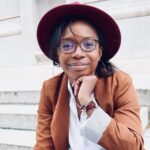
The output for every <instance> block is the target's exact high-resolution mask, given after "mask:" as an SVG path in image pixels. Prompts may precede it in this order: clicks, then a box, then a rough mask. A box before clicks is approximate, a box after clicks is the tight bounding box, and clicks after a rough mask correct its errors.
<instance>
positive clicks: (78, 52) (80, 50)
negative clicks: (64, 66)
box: [72, 45, 85, 58]
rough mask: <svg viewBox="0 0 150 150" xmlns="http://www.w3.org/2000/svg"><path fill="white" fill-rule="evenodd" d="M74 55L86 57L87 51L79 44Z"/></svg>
mask: <svg viewBox="0 0 150 150" xmlns="http://www.w3.org/2000/svg"><path fill="white" fill-rule="evenodd" d="M72 55H73V57H77V58H80V57H84V56H85V52H84V51H83V50H82V49H81V47H80V46H79V45H77V47H76V49H75V51H74V52H73V53H72Z"/></svg>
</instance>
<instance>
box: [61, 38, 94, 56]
mask: <svg viewBox="0 0 150 150" xmlns="http://www.w3.org/2000/svg"><path fill="white" fill-rule="evenodd" d="M96 42H97V40H95V39H87V38H86V39H83V40H82V41H81V42H80V43H79V45H80V48H81V49H82V50H83V51H85V52H90V51H93V50H95V47H96ZM77 44H78V43H77V42H76V41H74V40H71V39H68V40H62V41H61V42H60V45H59V48H60V50H61V51H63V52H64V53H72V52H74V51H75V49H76V47H77Z"/></svg>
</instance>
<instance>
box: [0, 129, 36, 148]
mask: <svg viewBox="0 0 150 150" xmlns="http://www.w3.org/2000/svg"><path fill="white" fill-rule="evenodd" d="M34 144H35V131H25V130H10V129H0V150H33V146H34Z"/></svg>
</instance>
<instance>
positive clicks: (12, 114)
mask: <svg viewBox="0 0 150 150" xmlns="http://www.w3.org/2000/svg"><path fill="white" fill-rule="evenodd" d="M36 113H37V105H0V128H4V129H19V130H20V129H23V130H35V129H36V121H37V118H36Z"/></svg>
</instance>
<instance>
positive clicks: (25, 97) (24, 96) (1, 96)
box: [0, 91, 40, 105]
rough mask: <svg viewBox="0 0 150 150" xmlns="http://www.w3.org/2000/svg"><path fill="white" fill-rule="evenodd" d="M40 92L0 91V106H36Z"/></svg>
mask: <svg viewBox="0 0 150 150" xmlns="http://www.w3.org/2000/svg"><path fill="white" fill-rule="evenodd" d="M39 99H40V91H0V104H30V105H31V104H38V102H39Z"/></svg>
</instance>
